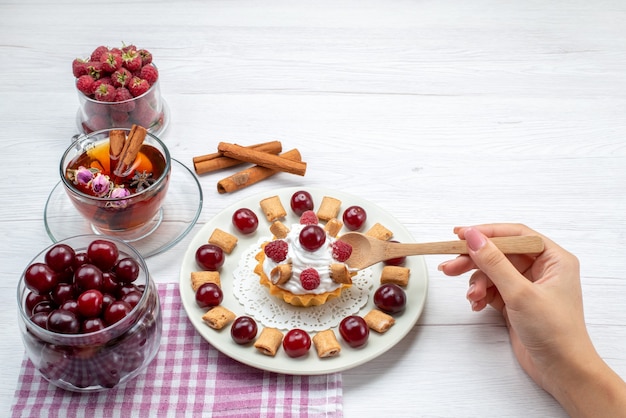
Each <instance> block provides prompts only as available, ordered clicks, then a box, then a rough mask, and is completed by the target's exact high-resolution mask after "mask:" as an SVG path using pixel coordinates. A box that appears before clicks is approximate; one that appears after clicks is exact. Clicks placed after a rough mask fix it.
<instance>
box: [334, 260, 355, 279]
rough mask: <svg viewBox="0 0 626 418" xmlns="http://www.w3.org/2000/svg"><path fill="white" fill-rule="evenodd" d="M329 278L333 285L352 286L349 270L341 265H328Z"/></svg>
mask: <svg viewBox="0 0 626 418" xmlns="http://www.w3.org/2000/svg"><path fill="white" fill-rule="evenodd" d="M330 278H331V279H332V280H333V282H335V283H342V284H352V276H351V275H350V270H348V267H347V266H346V265H345V264H343V263H333V264H331V265H330Z"/></svg>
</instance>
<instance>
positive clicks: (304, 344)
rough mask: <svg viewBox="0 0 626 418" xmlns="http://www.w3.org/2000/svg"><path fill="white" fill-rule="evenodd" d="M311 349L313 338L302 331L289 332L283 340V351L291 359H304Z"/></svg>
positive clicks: (293, 330)
mask: <svg viewBox="0 0 626 418" xmlns="http://www.w3.org/2000/svg"><path fill="white" fill-rule="evenodd" d="M310 348H311V337H309V334H307V332H306V331H303V330H301V329H297V328H296V329H292V330H289V331H288V332H287V334H285V338H283V349H284V350H285V353H287V355H288V356H289V357H293V358H296V357H302V356H304V355H305V354H306V353H308V351H309V349H310Z"/></svg>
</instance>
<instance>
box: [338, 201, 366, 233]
mask: <svg viewBox="0 0 626 418" xmlns="http://www.w3.org/2000/svg"><path fill="white" fill-rule="evenodd" d="M366 219H367V213H366V212H365V209H363V208H362V207H361V206H350V207H349V208H347V209H346V210H345V211H344V212H343V223H344V225H345V226H346V228H348V229H349V230H351V231H357V230H359V229H361V228H362V227H363V224H365V220H366Z"/></svg>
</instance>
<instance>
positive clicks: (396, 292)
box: [374, 283, 406, 314]
mask: <svg viewBox="0 0 626 418" xmlns="http://www.w3.org/2000/svg"><path fill="white" fill-rule="evenodd" d="M374 304H375V305H376V306H377V307H378V309H380V310H381V311H384V312H387V313H390V314H394V313H398V312H402V311H403V310H404V308H405V306H406V293H405V292H404V290H403V289H402V288H401V287H400V286H398V285H397V284H394V283H385V284H383V285H381V286H380V287H379V288H378V289H376V292H374Z"/></svg>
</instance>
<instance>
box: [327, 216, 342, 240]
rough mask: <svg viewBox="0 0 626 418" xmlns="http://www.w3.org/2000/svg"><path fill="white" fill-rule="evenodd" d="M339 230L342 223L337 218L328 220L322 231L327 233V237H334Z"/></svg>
mask: <svg viewBox="0 0 626 418" xmlns="http://www.w3.org/2000/svg"><path fill="white" fill-rule="evenodd" d="M341 228H343V222H341V221H340V220H339V219H337V218H332V219H330V220H329V221H328V222H326V225H324V230H325V231H326V232H328V235H330V236H331V237H336V236H337V234H338V233H339V231H341Z"/></svg>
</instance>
